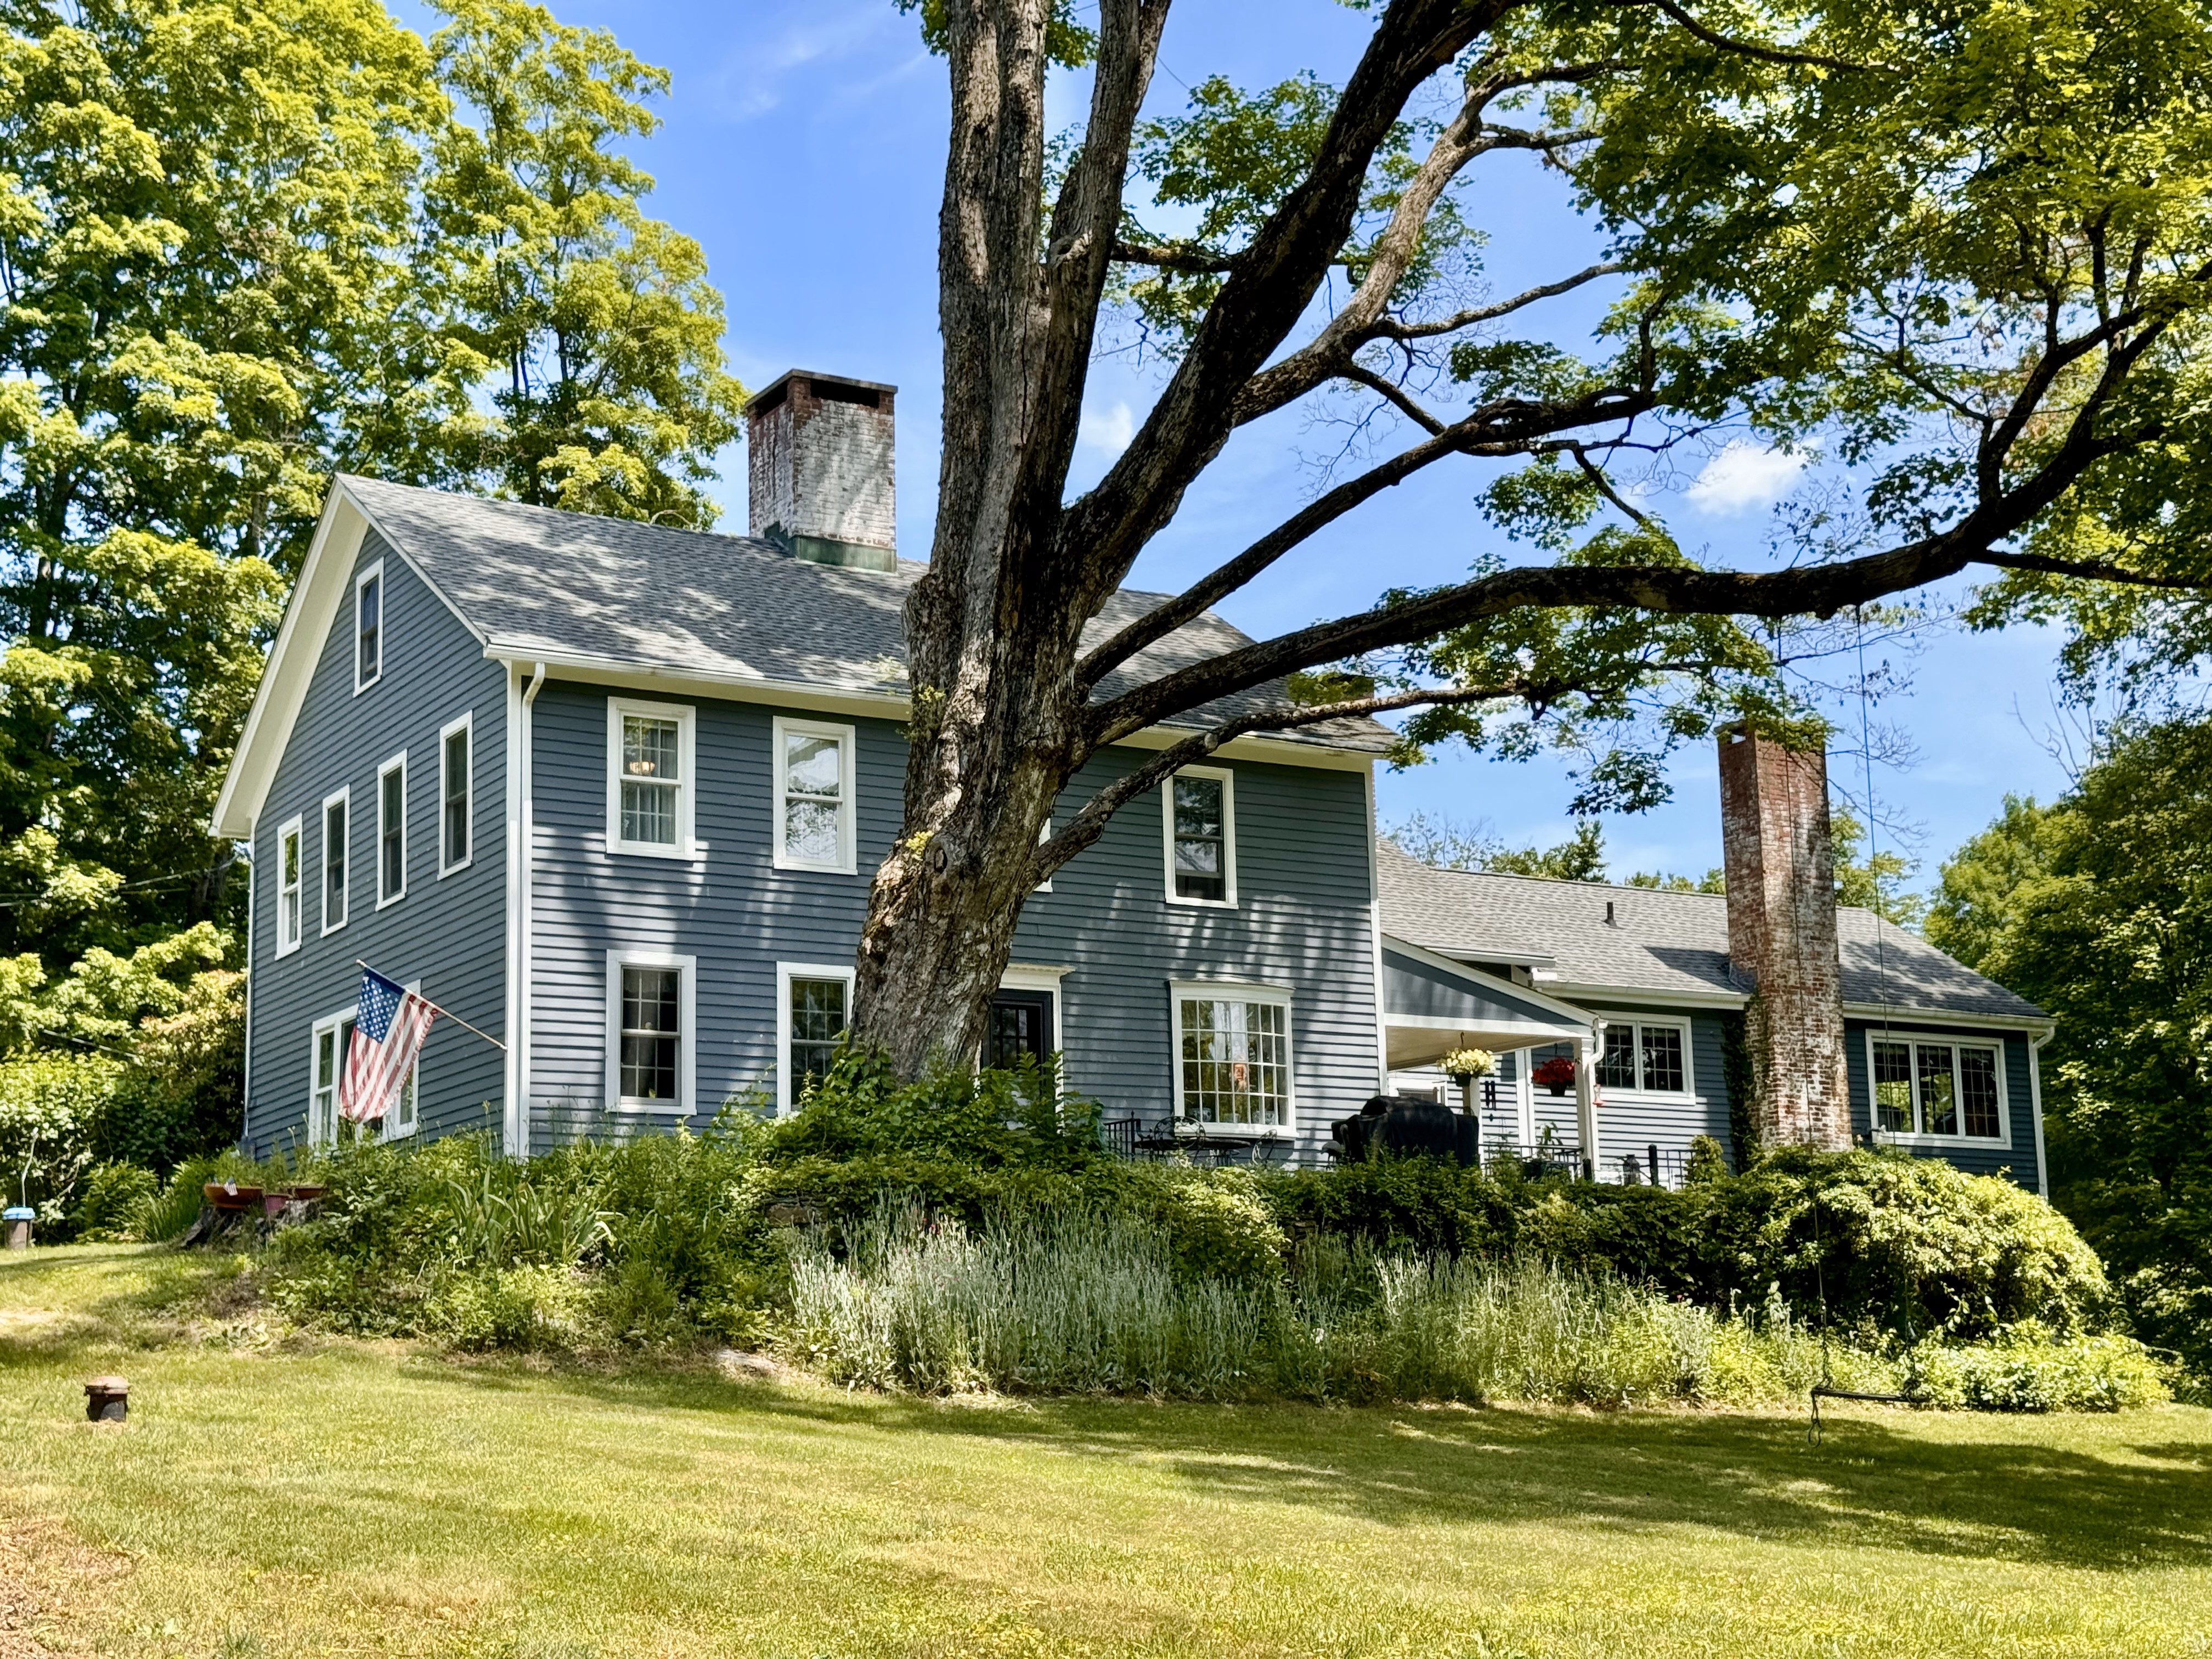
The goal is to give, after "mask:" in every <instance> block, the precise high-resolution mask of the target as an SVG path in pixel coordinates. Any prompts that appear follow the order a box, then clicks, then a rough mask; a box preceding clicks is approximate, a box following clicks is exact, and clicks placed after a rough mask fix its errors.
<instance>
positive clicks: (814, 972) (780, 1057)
mask: <svg viewBox="0 0 2212 1659" xmlns="http://www.w3.org/2000/svg"><path fill="white" fill-rule="evenodd" d="M795 979H836V980H842V981H844V983H845V1024H847V1025H848V1026H850V1025H851V1024H852V1023H853V980H854V973H853V964H852V963H849V962H846V963H821V962H779V963H776V964H775V1115H777V1116H778V1117H789V1116H790V1115H791V1112H792V1103H791V981H793V980H795Z"/></svg>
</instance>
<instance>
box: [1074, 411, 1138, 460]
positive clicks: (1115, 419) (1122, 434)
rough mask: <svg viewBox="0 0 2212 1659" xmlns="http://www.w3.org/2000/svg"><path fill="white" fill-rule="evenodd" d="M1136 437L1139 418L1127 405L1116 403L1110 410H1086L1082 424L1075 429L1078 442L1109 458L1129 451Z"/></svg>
mask: <svg viewBox="0 0 2212 1659" xmlns="http://www.w3.org/2000/svg"><path fill="white" fill-rule="evenodd" d="M1136 435H1137V417H1136V416H1135V415H1134V414H1133V412H1132V411H1131V410H1130V408H1129V405H1128V404H1126V403H1116V404H1114V406H1113V407H1112V408H1110V409H1086V410H1084V411H1083V421H1082V424H1081V425H1079V426H1078V427H1077V428H1076V429H1075V441H1076V442H1078V443H1079V444H1085V445H1088V446H1089V447H1091V448H1092V449H1095V450H1097V451H1098V452H1099V453H1101V454H1103V455H1106V456H1108V457H1109V458H1110V457H1113V456H1115V455H1119V454H1120V453H1121V452H1122V451H1123V450H1125V449H1127V447H1129V440H1130V439H1132V438H1133V437H1135V436H1136Z"/></svg>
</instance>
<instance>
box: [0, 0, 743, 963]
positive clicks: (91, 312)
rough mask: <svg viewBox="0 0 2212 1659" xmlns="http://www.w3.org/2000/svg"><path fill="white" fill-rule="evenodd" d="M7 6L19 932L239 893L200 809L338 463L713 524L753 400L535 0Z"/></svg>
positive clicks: (12, 813) (6, 946)
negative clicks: (434, 15)
mask: <svg viewBox="0 0 2212 1659" xmlns="http://www.w3.org/2000/svg"><path fill="white" fill-rule="evenodd" d="M449 15H450V18H451V21H450V22H449V24H448V25H447V27H445V28H443V29H441V31H439V32H438V33H437V34H436V35H435V37H434V39H433V40H431V41H429V42H428V43H426V42H424V41H423V40H421V39H420V38H418V37H417V36H416V35H415V34H413V33H410V32H409V31H407V30H405V29H403V28H401V27H398V24H397V23H395V22H394V21H393V20H392V18H391V17H390V16H389V15H387V14H386V12H385V10H384V9H383V8H382V7H381V6H380V4H378V3H375V0H103V3H100V4H97V5H75V4H63V3H55V0H0V634H4V636H5V638H6V639H7V641H8V645H7V650H6V654H5V656H4V658H0V871H4V872H5V876H4V881H3V882H0V886H4V891H0V952H6V951H15V952H30V953H33V955H35V956H36V957H39V958H40V966H41V969H42V970H50V971H52V972H53V973H57V974H58V973H60V972H61V970H63V969H64V968H65V967H66V966H67V964H68V963H69V962H70V961H71V960H73V959H75V958H76V957H79V956H81V955H82V953H83V952H84V951H87V950H88V949H89V948H91V947H94V946H100V947H104V948H109V949H112V950H116V951H123V950H125V949H127V948H129V947H131V946H135V945H143V944H146V943H149V942H150V941H154V940H156V939H160V938H161V937H162V936H164V935H166V934H167V933H170V932H173V931H174V930H176V929H177V928H179V927H183V926H186V925H189V924H191V923H193V922H196V921H204V920H210V919H212V920H218V921H220V920H223V919H225V918H227V917H228V915H229V914H230V907H231V906H233V905H234V903H235V900H236V895H235V892H234V890H228V889H227V888H226V884H225V879H224V878H225V874H226V872H227V868H228V863H229V859H230V851H229V849H228V848H226V847H223V846H222V845H219V844H217V843H216V842H212V841H211V840H210V838H209V836H208V835H207V833H206V827H205V826H206V821H207V816H208V811H209V808H210V804H211V802H212V799H213V797H214V793H215V790H216V786H217V783H218V781H219V779H220V776H221V773H222V768H223V767H224V765H225V764H226V763H228V759H229V757H230V752H231V749H232V745H233V744H234V740H235V737H236V733H237V732H238V729H239V726H240V722H241V720H242V719H243V716H244V714H245V711H246V708H247V706H248V704H249V702H250V701H251V698H252V691H253V688H254V684H255V682H256V680H257V678H258V675H259V672H260V666H261V660H262V653H263V651H264V647H265V645H266V643H267V641H268V639H269V637H270V632H271V629H272V627H273V624H274V622H275V620H276V616H277V614H278V611H279V608H280V605H281V603H282V599H283V593H284V590H285V584H286V582H287V580H289V576H290V574H292V573H293V572H294V571H295V570H296V569H297V568H298V564H299V562H300V559H301V556H302V554H303V552H304V550H305V547H306V544H307V538H308V537H309V535H310V534H311V532H312V530H313V525H314V522H315V518H316V515H317V513H318V512H319V509H320V507H321V504H322V501H323V497H324V495H325V489H326V487H327V484H328V482H329V479H330V477H331V474H332V472H333V471H338V470H341V469H352V470H356V471H365V472H371V473H375V474H378V475H380V476H384V477H394V478H398V479H402V480H404V481H409V482H416V483H438V484H444V485H447V486H451V487H459V488H465V489H489V490H495V491H498V492H501V493H504V494H508V495H516V496H520V497H522V498H525V499H528V500H533V501H552V502H556V503H559V504H562V505H568V506H588V507H590V508H591V509H592V510H593V511H596V512H601V513H618V514H623V515H627V516H635V517H653V518H658V519H662V520H675V521H678V522H681V523H685V524H704V523H706V522H708V520H710V519H711V518H712V516H713V508H712V507H711V505H710V504H709V503H708V501H707V499H706V497H705V495H704V493H703V485H704V482H705V480H706V479H707V478H708V476H709V466H710V458H711V456H712V454H713V453H714V450H715V449H716V448H718V447H720V446H722V445H723V444H725V443H726V442H727V441H729V439H730V438H731V436H732V433H733V431H734V422H735V417H736V412H737V410H738V405H739V402H740V399H741V398H742V392H741V391H740V389H739V388H738V386H737V383H736V382H735V381H734V380H731V379H730V378H729V377H728V376H727V375H726V374H724V373H723V371H722V367H721V360H720V350H719V344H718V342H719V338H720V331H721V323H722V315H721V305H720V299H719V298H718V296H717V295H715V294H714V290H713V289H711V288H709V287H708V285H707V283H706V280H705V274H704V263H703V259H702V256H701V254H700V252H699V249H698V247H697V246H696V244H695V243H693V242H691V241H690V240H688V239H686V238H684V237H682V236H680V235H678V234H676V233H674V232H673V231H671V230H670V229H669V228H667V227H666V226H665V225H661V224H659V223H657V222H653V221H652V220H650V219H648V218H647V217H646V216H644V214H643V213H642V211H641V208H640V203H641V199H642V197H644V195H645V194H646V192H647V191H648V190H649V189H650V188H651V183H652V181H651V179H649V178H648V177H647V175H646V174H644V173H642V172H641V171H639V170H638V169H637V167H635V165H633V164H632V163H631V162H630V161H629V160H627V159H626V158H625V157H624V155H623V154H622V153H621V148H620V147H621V146H622V145H623V144H625V143H629V142H631V141H633V140H635V139H637V138H639V137H642V136H643V135H645V134H647V133H648V132H650V131H652V128H653V125H654V118H653V115H652V114H651V112H650V111H649V110H648V108H647V102H648V100H650V99H651V98H652V97H653V96H655V95H657V94H659V92H660V91H662V90H664V89H665V85H666V80H665V76H664V75H663V74H662V73H661V72H660V71H659V70H652V69H649V68H647V67H646V66H644V65H642V64H639V63H637V62H636V60H635V59H634V58H630V57H629V54H627V53H626V52H623V51H622V50H621V48H620V47H619V46H617V45H615V43H614V42H613V40H611V38H610V37H608V36H607V35H606V34H605V33H604V32H598V31H584V30H577V29H571V28H567V27H562V26H561V25H559V24H558V23H556V21H554V19H553V18H552V17H551V16H550V14H548V13H547V12H545V11H544V10H543V9H540V8H538V7H534V6H530V5H526V4H521V3H517V0H456V3H455V4H454V6H453V7H452V8H451V9H450V11H449Z"/></svg>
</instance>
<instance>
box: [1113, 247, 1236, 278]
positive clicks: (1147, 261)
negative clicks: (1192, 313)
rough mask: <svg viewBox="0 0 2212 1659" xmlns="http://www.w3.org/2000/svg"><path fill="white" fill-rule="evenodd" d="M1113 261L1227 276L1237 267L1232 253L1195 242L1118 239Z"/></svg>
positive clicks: (1195, 274)
mask: <svg viewBox="0 0 2212 1659" xmlns="http://www.w3.org/2000/svg"><path fill="white" fill-rule="evenodd" d="M1114 263H1115V264H1122V265H1151V266H1152V267H1154V268H1155V269H1157V270H1180V271H1182V272H1184V273H1185V274H1186V275H1188V276H1226V275H1227V274H1228V273H1229V272H1231V271H1232V270H1236V269H1237V256H1236V255H1235V254H1233V253H1216V252H1213V251H1212V249H1211V248H1204V247H1200V246H1196V245H1195V244H1192V243H1181V242H1132V241H1129V240H1126V239H1117V240H1115V244H1114Z"/></svg>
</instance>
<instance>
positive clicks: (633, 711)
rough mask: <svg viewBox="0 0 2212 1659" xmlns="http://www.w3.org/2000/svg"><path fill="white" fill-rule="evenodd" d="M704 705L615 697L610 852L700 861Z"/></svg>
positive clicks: (611, 706)
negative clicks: (700, 731)
mask: <svg viewBox="0 0 2212 1659" xmlns="http://www.w3.org/2000/svg"><path fill="white" fill-rule="evenodd" d="M697 732H698V710H697V709H696V708H694V707H693V706H692V705H691V704H690V703H677V702H641V701H639V700H638V699H636V698H634V697H609V698H608V699H607V850H608V851H609V852H610V853H626V854H643V855H644V856H646V857H648V858H662V859H695V858H697V857H699V856H700V855H702V854H704V853H705V852H706V850H707V844H706V842H702V841H701V840H699V839H698V837H697V836H696V833H695V830H696V823H697V816H696V801H697V795H698V782H697V779H698V771H699V766H698V747H699V745H698V737H697Z"/></svg>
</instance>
